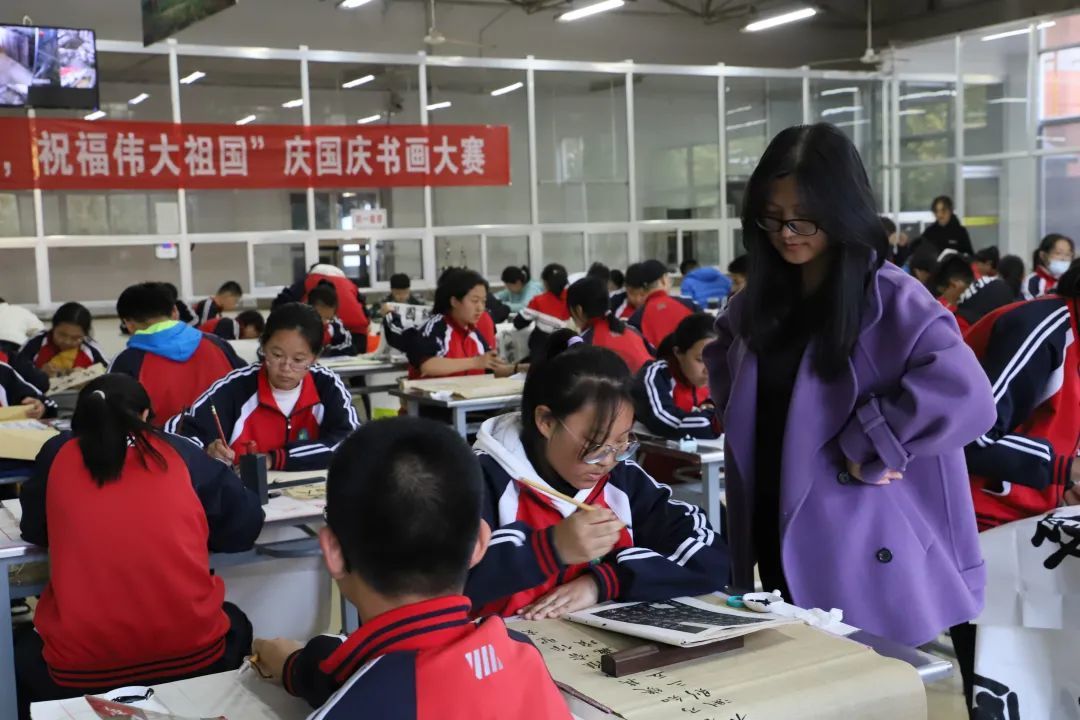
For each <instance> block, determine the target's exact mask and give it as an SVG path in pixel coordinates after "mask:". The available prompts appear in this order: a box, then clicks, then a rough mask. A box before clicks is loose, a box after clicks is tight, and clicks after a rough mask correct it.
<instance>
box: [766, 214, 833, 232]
mask: <svg viewBox="0 0 1080 720" xmlns="http://www.w3.org/2000/svg"><path fill="white" fill-rule="evenodd" d="M757 226H758V227H759V228H761V229H762V230H764V231H765V232H772V233H778V232H780V231H781V230H783V229H784V228H785V227H786V228H787V229H788V230H790V231H791V232H793V233H795V234H796V235H815V234H817V231H818V230H820V229H821V226H820V225H818V224H817V223H816V222H814V221H813V220H804V219H803V218H792V219H790V220H783V219H781V218H777V217H767V216H766V217H759V218H758V219H757Z"/></svg>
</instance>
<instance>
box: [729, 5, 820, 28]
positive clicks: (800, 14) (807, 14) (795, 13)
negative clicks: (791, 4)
mask: <svg viewBox="0 0 1080 720" xmlns="http://www.w3.org/2000/svg"><path fill="white" fill-rule="evenodd" d="M815 15H817V9H816V8H803V9H801V10H792V11H791V12H788V13H784V14H783V15H776V16H774V17H771V18H765V19H764V20H758V21H756V22H752V23H750V24H749V25H747V26H746V27H744V28H743V31H744V32H758V31H759V30H768V29H770V28H774V27H777V26H778V25H787V24H788V23H793V22H798V21H799V20H806V19H808V18H812V17H814V16H815Z"/></svg>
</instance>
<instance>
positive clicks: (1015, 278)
mask: <svg viewBox="0 0 1080 720" xmlns="http://www.w3.org/2000/svg"><path fill="white" fill-rule="evenodd" d="M1025 272H1026V269H1025V268H1024V261H1023V260H1021V259H1020V258H1019V257H1017V256H1016V255H1006V256H1005V257H1003V258H1001V260H999V261H998V277H999V278H1001V279H1002V280H1004V281H1005V282H1006V283H1007V284H1008V286H1009V289H1010V290H1012V294H1013V297H1017V298H1018V297H1020V288H1021V286H1022V285H1023V284H1024V274H1025Z"/></svg>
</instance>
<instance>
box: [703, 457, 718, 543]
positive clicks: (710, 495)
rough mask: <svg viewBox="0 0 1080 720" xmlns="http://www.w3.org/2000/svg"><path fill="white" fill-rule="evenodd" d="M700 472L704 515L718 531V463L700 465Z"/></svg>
mask: <svg viewBox="0 0 1080 720" xmlns="http://www.w3.org/2000/svg"><path fill="white" fill-rule="evenodd" d="M701 473H702V475H703V476H704V477H703V478H702V479H703V480H704V483H702V485H703V487H702V490H704V492H705V516H706V517H708V518H709V524H710V525H712V527H713V529H714V530H716V531H717V532H719V531H720V525H721V518H720V463H706V464H704V465H702V468H701Z"/></svg>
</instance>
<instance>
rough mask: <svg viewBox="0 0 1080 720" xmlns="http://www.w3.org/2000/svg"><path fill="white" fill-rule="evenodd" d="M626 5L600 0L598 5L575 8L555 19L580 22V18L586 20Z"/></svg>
mask: <svg viewBox="0 0 1080 720" xmlns="http://www.w3.org/2000/svg"><path fill="white" fill-rule="evenodd" d="M625 4H626V0H600V2H598V3H593V4H592V5H586V6H585V7H581V8H577V9H576V10H571V11H569V12H564V13H563V14H562V15H559V16H558V17H556V18H555V19H556V20H558V21H559V22H572V21H574V20H580V19H581V18H587V17H589V16H591V15H597V14H599V13H602V12H607V11H608V10H614V9H615V8H621V7H622V6H623V5H625Z"/></svg>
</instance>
